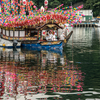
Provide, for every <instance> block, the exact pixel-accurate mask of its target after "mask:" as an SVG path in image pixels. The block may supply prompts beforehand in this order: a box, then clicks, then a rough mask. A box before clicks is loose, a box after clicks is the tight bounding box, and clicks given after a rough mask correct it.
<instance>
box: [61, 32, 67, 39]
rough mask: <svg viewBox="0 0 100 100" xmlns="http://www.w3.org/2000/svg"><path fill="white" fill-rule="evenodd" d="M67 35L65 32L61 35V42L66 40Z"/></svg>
mask: <svg viewBox="0 0 100 100" xmlns="http://www.w3.org/2000/svg"><path fill="white" fill-rule="evenodd" d="M65 37H66V36H65V33H64V32H63V33H62V34H61V35H60V40H64V39H65Z"/></svg>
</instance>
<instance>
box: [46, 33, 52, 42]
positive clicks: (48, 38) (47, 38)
mask: <svg viewBox="0 0 100 100" xmlns="http://www.w3.org/2000/svg"><path fill="white" fill-rule="evenodd" d="M46 40H47V41H51V38H50V36H49V34H48V33H47V35H46Z"/></svg>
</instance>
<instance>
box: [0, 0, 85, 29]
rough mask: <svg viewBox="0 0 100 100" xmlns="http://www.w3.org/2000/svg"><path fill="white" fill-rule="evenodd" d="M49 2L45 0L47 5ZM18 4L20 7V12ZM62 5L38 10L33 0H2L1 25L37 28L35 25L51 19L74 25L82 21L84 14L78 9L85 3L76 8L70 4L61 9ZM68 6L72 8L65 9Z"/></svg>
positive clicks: (7, 27)
mask: <svg viewBox="0 0 100 100" xmlns="http://www.w3.org/2000/svg"><path fill="white" fill-rule="evenodd" d="M47 4H48V1H46V0H45V5H47ZM25 5H26V7H25ZM10 6H11V7H10ZM18 6H19V8H20V10H19V12H18ZM61 7H63V4H61V5H59V6H58V7H56V8H54V9H52V10H50V11H47V8H44V9H43V10H41V9H38V10H37V7H36V6H35V5H34V3H33V2H32V1H29V2H28V0H20V3H18V0H11V2H10V0H6V1H4V0H2V5H1V12H2V13H0V27H3V28H6V29H13V30H15V29H16V28H21V29H24V28H27V27H34V28H35V26H39V25H40V24H44V23H47V22H49V21H51V22H55V23H57V24H66V23H67V24H70V25H71V26H73V24H74V23H77V24H78V23H80V22H81V20H82V16H84V15H83V14H77V11H79V10H80V9H81V8H83V5H80V6H78V7H75V8H72V6H69V7H64V8H62V9H61ZM42 8H43V7H42ZM67 8H71V9H69V10H63V9H67ZM27 10H28V12H29V15H26V13H25V11H27ZM34 10H35V13H34Z"/></svg>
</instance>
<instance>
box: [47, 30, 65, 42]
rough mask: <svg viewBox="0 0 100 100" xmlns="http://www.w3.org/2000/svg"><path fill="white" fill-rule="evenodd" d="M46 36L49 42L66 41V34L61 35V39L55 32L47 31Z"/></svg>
mask: <svg viewBox="0 0 100 100" xmlns="http://www.w3.org/2000/svg"><path fill="white" fill-rule="evenodd" d="M45 34H46V36H45V39H46V40H47V41H57V40H64V39H65V34H64V32H63V33H62V34H61V35H60V38H58V37H57V33H56V32H55V31H51V30H50V31H46V33H45Z"/></svg>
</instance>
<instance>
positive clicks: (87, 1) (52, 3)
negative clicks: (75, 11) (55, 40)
mask: <svg viewBox="0 0 100 100" xmlns="http://www.w3.org/2000/svg"><path fill="white" fill-rule="evenodd" d="M32 1H33V2H34V3H35V5H36V6H37V7H38V8H40V7H41V6H44V0H32ZM71 2H72V5H77V4H78V6H79V4H80V0H48V8H55V7H57V6H59V5H60V4H64V7H67V6H70V5H71ZM81 2H83V4H84V8H83V9H91V10H93V16H94V17H96V16H99V15H100V0H81Z"/></svg>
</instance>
